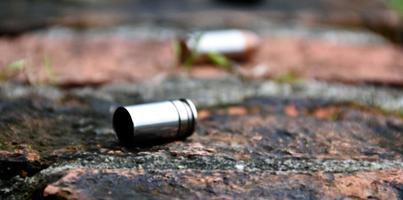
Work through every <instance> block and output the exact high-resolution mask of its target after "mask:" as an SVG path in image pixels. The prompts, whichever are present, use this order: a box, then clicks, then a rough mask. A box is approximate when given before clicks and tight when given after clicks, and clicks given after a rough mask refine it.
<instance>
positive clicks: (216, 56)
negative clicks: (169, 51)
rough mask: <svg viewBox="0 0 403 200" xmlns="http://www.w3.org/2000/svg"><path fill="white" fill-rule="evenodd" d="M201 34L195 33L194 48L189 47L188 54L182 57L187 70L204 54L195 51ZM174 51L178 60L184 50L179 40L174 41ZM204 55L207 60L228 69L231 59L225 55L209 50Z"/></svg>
mask: <svg viewBox="0 0 403 200" xmlns="http://www.w3.org/2000/svg"><path fill="white" fill-rule="evenodd" d="M202 36H203V34H197V35H196V36H195V45H194V48H192V49H190V52H189V55H187V57H186V58H184V61H183V65H184V67H186V69H188V70H190V69H192V67H193V65H194V63H195V62H196V61H197V60H198V59H200V58H201V57H202V56H204V55H202V54H201V53H200V52H198V51H197V49H198V48H197V47H198V46H199V43H200V39H201V38H202ZM174 51H175V55H176V57H177V59H178V60H179V61H180V59H181V55H182V54H183V51H184V50H183V49H182V47H181V45H180V42H179V41H175V42H174ZM205 56H206V58H207V60H208V61H209V62H211V63H212V64H214V65H215V66H218V67H220V68H223V69H225V70H228V69H229V68H230V66H231V63H232V62H231V60H230V59H228V58H227V57H226V56H225V55H223V54H221V53H218V52H209V53H207V54H206V55H205Z"/></svg>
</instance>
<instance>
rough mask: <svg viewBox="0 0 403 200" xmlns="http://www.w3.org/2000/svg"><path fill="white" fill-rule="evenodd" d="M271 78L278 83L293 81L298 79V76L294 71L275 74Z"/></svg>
mask: <svg viewBox="0 0 403 200" xmlns="http://www.w3.org/2000/svg"><path fill="white" fill-rule="evenodd" d="M272 80H273V81H275V82H278V83H294V82H296V81H298V76H297V75H296V74H295V73H292V72H286V73H283V74H278V75H275V76H274V77H273V78H272Z"/></svg>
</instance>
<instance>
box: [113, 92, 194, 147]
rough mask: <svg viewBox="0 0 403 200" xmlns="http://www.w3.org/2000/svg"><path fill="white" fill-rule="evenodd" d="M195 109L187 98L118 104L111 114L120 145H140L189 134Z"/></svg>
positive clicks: (191, 131) (181, 137)
mask: <svg viewBox="0 0 403 200" xmlns="http://www.w3.org/2000/svg"><path fill="white" fill-rule="evenodd" d="M196 119H197V111H196V107H195V106H194V104H193V102H192V101H190V100H189V99H179V100H171V101H162V102H155V103H147V104H140V105H133V106H121V107H118V108H117V109H116V110H115V113H114V114H113V128H114V130H115V132H116V134H117V136H118V138H119V141H120V142H121V143H122V144H124V145H141V143H143V142H147V143H152V142H157V141H163V140H174V139H184V138H186V137H188V136H190V135H191V134H192V133H193V131H194V129H195V124H196Z"/></svg>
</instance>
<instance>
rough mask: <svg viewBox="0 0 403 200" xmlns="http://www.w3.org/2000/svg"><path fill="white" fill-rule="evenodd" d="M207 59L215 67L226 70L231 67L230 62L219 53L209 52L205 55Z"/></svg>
mask: <svg viewBox="0 0 403 200" xmlns="http://www.w3.org/2000/svg"><path fill="white" fill-rule="evenodd" d="M207 57H208V59H209V60H210V61H211V62H212V63H213V64H214V65H216V66H218V67H221V68H223V69H225V70H228V69H229V67H230V66H231V61H230V60H229V59H228V58H227V57H226V56H224V55H223V54H221V53H216V52H210V53H208V54H207Z"/></svg>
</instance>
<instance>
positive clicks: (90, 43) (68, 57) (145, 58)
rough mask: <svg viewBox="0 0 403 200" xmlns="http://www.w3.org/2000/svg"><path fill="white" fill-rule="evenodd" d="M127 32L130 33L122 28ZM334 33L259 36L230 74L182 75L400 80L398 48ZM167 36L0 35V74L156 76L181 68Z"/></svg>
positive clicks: (67, 79)
mask: <svg viewBox="0 0 403 200" xmlns="http://www.w3.org/2000/svg"><path fill="white" fill-rule="evenodd" d="M135 32H136V31H135ZM137 32H141V31H137ZM127 34H129V35H130V34H131V35H136V34H135V33H131V32H130V31H129V33H127ZM334 34H335V36H334V37H335V38H337V37H339V36H337V35H338V34H340V39H336V41H332V40H328V39H326V38H324V39H320V37H319V39H318V38H310V37H309V36H308V37H307V36H301V35H300V36H285V37H279V36H275V35H268V36H265V35H262V36H263V39H262V43H261V46H260V48H259V49H258V51H257V52H256V53H255V54H254V56H253V57H252V58H251V59H250V60H249V61H246V62H241V63H237V64H236V67H234V68H233V69H232V72H229V71H226V70H224V69H220V68H219V67H217V66H212V65H211V64H204V65H194V66H193V67H192V70H191V71H190V72H191V74H192V75H193V76H195V77H219V76H225V75H228V74H229V73H236V74H239V75H241V76H243V77H246V78H249V79H267V78H272V79H276V78H277V79H279V78H281V77H285V76H289V77H290V78H291V79H308V78H315V79H321V80H330V81H342V82H349V83H376V84H389V85H402V83H403V78H402V77H403V70H402V69H403V51H402V49H401V47H399V46H394V45H392V44H390V43H386V42H371V41H367V42H357V41H359V40H360V39H358V38H363V37H364V36H363V37H361V36H357V39H356V40H355V39H353V41H356V42H355V43H354V42H352V41H349V40H348V39H346V38H350V36H349V35H348V34H347V35H344V36H343V34H342V33H337V32H336V33H334ZM151 35H152V34H151ZM173 35H174V34H173ZM297 35H298V34H297ZM150 37H151V36H150ZM172 37H173V36H172ZM172 37H171V38H170V39H168V38H163V39H155V38H154V39H146V40H144V38H136V37H135V36H131V37H126V36H124V35H119V34H118V33H117V32H112V33H111V34H101V33H98V34H97V33H92V34H90V33H88V34H85V33H79V32H69V31H67V32H66V33H63V34H59V35H58V34H55V35H53V34H50V33H49V34H27V35H23V36H21V37H17V38H15V39H9V38H0V53H1V55H3V56H2V57H1V58H0V77H3V79H4V77H8V78H11V79H14V80H19V81H22V82H30V83H52V84H58V85H62V86H80V85H100V84H107V83H110V82H125V81H144V80H149V79H161V78H163V77H165V76H167V75H170V74H177V73H185V72H186V71H187V70H186V68H184V67H183V66H182V67H181V66H178V65H177V61H176V58H175V54H174V50H173V41H172ZM332 37H333V36H332ZM368 37H370V36H368ZM343 38H344V39H343ZM369 40H370V39H369ZM16 62H17V63H18V62H20V63H21V65H23V68H24V69H23V70H21V71H20V72H15V73H14V74H11V75H10V73H6V72H7V70H9V68H10V66H13V64H14V65H15V63H16Z"/></svg>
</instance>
